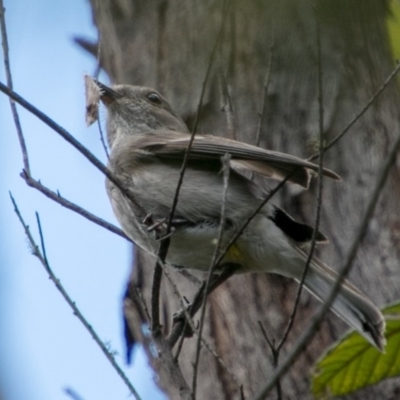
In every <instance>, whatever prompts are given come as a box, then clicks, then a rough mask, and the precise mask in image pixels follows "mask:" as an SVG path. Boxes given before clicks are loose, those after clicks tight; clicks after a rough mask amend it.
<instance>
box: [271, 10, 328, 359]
mask: <svg viewBox="0 0 400 400" xmlns="http://www.w3.org/2000/svg"><path fill="white" fill-rule="evenodd" d="M314 17H315V34H316V41H317V43H316V44H317V88H318V125H319V163H318V191H317V207H316V211H315V222H314V231H313V234H312V237H311V246H310V251H309V252H308V256H307V260H306V263H305V266H304V269H303V273H302V275H301V279H300V283H299V287H298V289H297V293H296V298H295V302H294V306H293V310H292V312H291V314H290V317H289V322H288V324H287V326H286V329H285V331H284V334H283V335H282V339H281V340H280V342H279V344H278V345H277V346H276V351H277V354H278V357H279V352H280V350H281V348H282V346H283V345H284V343H285V342H286V339H287V337H288V336H289V333H290V331H291V329H292V327H293V323H294V319H295V317H296V313H297V309H298V306H299V303H300V298H301V294H302V291H303V287H304V282H305V280H306V276H307V273H308V270H309V268H310V264H311V262H312V259H313V256H314V251H315V247H316V243H317V235H318V231H319V223H320V219H321V205H322V189H323V176H324V175H323V169H324V153H325V150H324V98H323V79H322V77H323V70H322V58H321V37H320V36H321V33H320V26H319V20H318V15H317V11H316V10H315V8H314Z"/></svg>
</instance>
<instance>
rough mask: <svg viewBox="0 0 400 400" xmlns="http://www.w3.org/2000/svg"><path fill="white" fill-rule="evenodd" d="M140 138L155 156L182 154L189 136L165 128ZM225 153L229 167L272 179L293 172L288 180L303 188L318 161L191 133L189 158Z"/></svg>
mask: <svg viewBox="0 0 400 400" xmlns="http://www.w3.org/2000/svg"><path fill="white" fill-rule="evenodd" d="M143 139H144V140H143V141H142V143H143V147H142V149H143V150H148V151H150V152H151V153H154V154H155V155H156V156H158V157H168V158H182V157H183V155H184V154H185V151H186V149H187V147H188V145H189V141H190V136H189V135H188V134H179V133H170V132H168V133H167V132H165V133H163V134H161V133H157V134H155V135H152V134H148V135H146V138H143ZM227 153H228V154H230V156H231V160H230V164H231V167H232V168H233V169H239V170H240V169H244V170H247V171H250V172H254V173H257V174H260V175H263V176H266V177H269V178H274V179H283V178H285V177H286V176H287V175H288V174H290V173H293V175H292V176H291V178H290V179H289V180H290V181H291V182H294V183H297V184H299V185H301V186H303V187H305V188H307V187H308V183H309V179H310V177H309V170H313V171H317V170H318V165H316V164H313V163H310V162H308V161H305V160H302V159H301V158H298V157H295V156H291V155H289V154H284V153H280V152H277V151H271V150H266V149H263V148H261V147H256V146H252V145H250V144H247V143H242V142H237V141H235V140H230V139H225V138H222V137H217V136H211V135H196V136H195V138H194V140H193V144H192V148H191V150H190V156H189V158H190V159H192V160H195V159H196V160H216V159H220V158H221V157H222V156H223V155H225V154H227ZM323 173H324V175H326V176H328V177H330V178H333V179H336V180H340V177H339V175H337V174H336V173H334V172H333V171H330V170H329V169H324V170H323Z"/></svg>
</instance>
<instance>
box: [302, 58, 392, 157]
mask: <svg viewBox="0 0 400 400" xmlns="http://www.w3.org/2000/svg"><path fill="white" fill-rule="evenodd" d="M399 71H400V63H397V66H396V67H395V68H394V69H393V71H392V72H391V73H390V75H389V76H388V77H387V78H386V80H385V81H384V82H383V84H382V86H381V87H380V88H379V89H378V90H377V91H376V92H375V93H374V94H373V95H372V96H371V98H370V99H369V100H368V102H367V103H366V104H365V106H364V107H362V108H361V110H360V111H359V112H358V113H357V114H356V115H355V116H354V118H353V119H352V120H351V121H350V122H349V123H348V124H347V125H346V126H345V127H344V129H343V130H342V131H341V132H340V133H339V134H337V135H336V136H335V138H333V139H332V140H331V141H330V142H329V143H328V144H327V145H326V147H325V148H324V151H325V152H327V151H328V150H329V149H330V148H331V147H332V146H334V145H335V144H336V143H337V142H338V141H339V140H340V139H342V138H343V136H344V135H345V134H346V133H347V132H348V131H349V130H350V129H351V128H352V127H353V125H354V124H355V123H356V122H357V121H358V120H359V119H360V118H361V117H362V116H363V115H364V114H365V113H366V112H367V111H368V110H369V108H370V107H371V106H372V104H373V103H375V101H376V100H377V98H378V97H379V96H380V94H381V93H382V92H383V91H384V90H385V89H386V88H387V86H388V85H389V83H390V82H391V81H392V80H393V78H394V77H395V76H396V75H397V74H398V72H399ZM318 156H319V153H315V154H313V155H312V156H311V157H309V158H308V160H310V161H311V160H315V159H316V158H318Z"/></svg>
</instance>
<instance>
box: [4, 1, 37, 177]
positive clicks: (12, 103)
mask: <svg viewBox="0 0 400 400" xmlns="http://www.w3.org/2000/svg"><path fill="white" fill-rule="evenodd" d="M0 25H1V37H2V45H3V56H4V68H5V71H6V78H7V86H8V87H9V88H10V90H13V82H12V75H11V67H10V58H9V52H10V51H9V48H8V38H7V27H6V19H5V8H4V5H3V0H0ZM9 100H10V106H11V113H12V115H13V118H14V123H15V128H16V129H17V134H18V140H19V144H20V147H21V151H22V159H23V163H24V169H25V171H27V172H28V173H29V174H30V166H29V158H28V149H27V147H26V143H25V138H24V135H23V133H22V128H21V122H20V120H19V116H18V111H17V107H16V105H15V101H14V100H13V99H12V98H11V97H10V98H9Z"/></svg>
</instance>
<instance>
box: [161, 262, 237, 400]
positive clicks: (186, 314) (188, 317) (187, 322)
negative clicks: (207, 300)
mask: <svg viewBox="0 0 400 400" xmlns="http://www.w3.org/2000/svg"><path fill="white" fill-rule="evenodd" d="M160 265H161V266H162V268H163V271H164V274H165V276H166V277H167V280H168V281H169V283H170V285H171V287H172V291H173V293H174V295H175V296H176V298H177V299H178V301H179V303H180V306H181V307H182V312H183V314H184V317H185V321H184V329H183V332H184V330H185V328H186V327H187V325H189V326H190V329H191V330H192V332H194V333H195V334H196V335H197V337H198V338H200V340H201V342H202V343H203V345H204V346H205V347H206V349H207V350H208V351H209V352H210V353H211V354H212V355H213V356H214V357H215V359H216V360H217V361H218V363H219V364H220V365H221V366H222V368H223V369H224V370H225V371H226V372H227V373H228V374H229V375H230V376H231V378H232V379H233V381H234V382H235V384H236V385H237V386H238V387H239V383H238V379H237V377H236V376H235V375H234V374H233V372H232V371H230V370H229V368H228V367H227V365H226V364H225V363H224V361H223V360H222V358H221V356H220V355H219V354H218V353H217V352H216V351H215V350H214V349H213V348H212V346H211V345H210V344H209V343H208V342H207V341H206V340H205V339H204V338H203V337H202V336H201V335H200V332H199V330H198V329H196V326H195V323H194V321H193V318H192V315H191V313H190V312H189V310H188V307H187V306H186V304H185V303H184V302H183V296H181V294H180V293H179V290H178V287H177V286H176V284H175V282H174V281H173V279H172V278H171V276H170V274H169V272H168V269H167V268H166V266H165V264H164V263H161V264H160ZM190 308H191V307H189V309H190ZM183 338H184V335H182V336H181V339H182V341H183ZM166 342H167V343H168V345H169V346H170V348H173V345H171V343H170V341H169V339H168V338H167V340H166ZM177 356H178V354H175V356H174V359H175V361H177V358H178V357H177ZM193 399H194V397H193ZM193 399H191V400H193Z"/></svg>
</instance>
